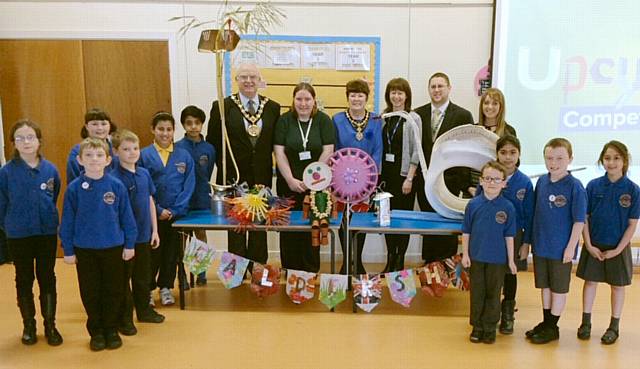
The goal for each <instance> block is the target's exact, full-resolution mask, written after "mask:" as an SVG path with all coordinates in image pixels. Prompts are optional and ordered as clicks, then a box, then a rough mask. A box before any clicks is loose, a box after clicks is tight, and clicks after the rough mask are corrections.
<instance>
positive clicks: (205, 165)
mask: <svg viewBox="0 0 640 369" xmlns="http://www.w3.org/2000/svg"><path fill="white" fill-rule="evenodd" d="M205 119H206V116H205V114H204V111H203V110H202V109H200V108H198V107H197V106H193V105H189V106H187V107H186V108H184V109H183V110H182V113H181V114H180V122H181V123H182V127H184V130H185V132H186V133H185V135H184V138H183V139H182V140H180V141H178V142H176V147H180V148H183V149H185V150H187V151H188V152H189V154H191V157H192V158H193V162H194V165H195V168H196V170H195V173H196V188H195V191H194V192H193V196H191V201H190V202H189V210H204V209H211V197H210V196H209V192H210V191H211V186H210V185H209V182H210V181H211V175H212V174H213V167H214V166H215V163H216V149H215V148H214V147H213V145H212V144H210V143H208V142H207V141H205V139H204V137H202V125H203V122H204V121H205ZM194 233H195V236H196V238H197V239H199V240H200V241H203V242H207V232H206V231H205V230H202V229H199V230H196V231H195V232H194ZM196 284H197V285H198V286H204V285H206V284H207V273H206V272H202V273H200V274H199V275H198V278H197V279H196Z"/></svg>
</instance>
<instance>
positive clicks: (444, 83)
mask: <svg viewBox="0 0 640 369" xmlns="http://www.w3.org/2000/svg"><path fill="white" fill-rule="evenodd" d="M428 89H429V96H430V97H431V103H429V104H426V105H423V106H421V107H419V108H417V109H416V110H415V112H416V113H417V114H418V115H419V116H420V118H421V119H422V151H423V152H424V158H425V161H426V162H427V163H430V162H431V152H432V150H433V143H434V141H435V140H436V138H438V137H440V136H442V134H444V133H445V132H447V131H449V130H450V129H452V128H454V127H457V126H461V125H465V124H473V116H472V115H471V113H470V112H469V111H468V110H466V109H464V108H462V107H460V106H458V105H456V104H454V103H452V102H451V101H450V100H449V93H450V92H451V83H450V81H449V77H448V76H447V75H446V74H444V73H441V72H438V73H435V74H434V75H432V76H431V77H430V78H429V86H428ZM427 165H429V164H427ZM427 170H428V169H427ZM417 173H418V175H417V176H416V186H417V187H416V188H418V189H419V190H418V204H419V205H420V209H421V210H422V211H434V210H433V207H431V204H429V202H428V201H427V197H426V196H425V193H424V190H423V188H424V178H422V174H421V173H422V172H421V171H420V170H418V171H417ZM468 175H469V174H468V169H467V168H451V169H448V170H446V171H445V172H444V180H445V184H446V185H447V188H448V189H449V191H451V192H452V193H454V194H456V195H459V194H460V193H461V192H463V193H464V192H465V191H466V187H467V186H466V183H467V178H468ZM457 250H458V237H457V236H424V237H423V238H422V258H423V259H424V260H425V262H427V263H429V262H432V261H437V260H442V259H444V258H447V257H449V256H452V255H454V254H455V253H456V251H457Z"/></svg>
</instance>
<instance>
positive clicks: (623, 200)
mask: <svg viewBox="0 0 640 369" xmlns="http://www.w3.org/2000/svg"><path fill="white" fill-rule="evenodd" d="M618 203H619V204H620V206H622V207H623V208H628V207H629V206H631V195H629V194H628V193H625V194H622V195H620V198H619V199H618Z"/></svg>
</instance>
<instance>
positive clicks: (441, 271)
mask: <svg viewBox="0 0 640 369" xmlns="http://www.w3.org/2000/svg"><path fill="white" fill-rule="evenodd" d="M419 277H420V284H421V285H422V291H423V292H424V293H426V294H427V295H429V296H432V297H442V296H443V295H444V291H445V290H446V289H447V287H448V286H449V274H448V273H447V271H446V269H445V267H444V265H443V264H442V263H441V262H439V261H434V262H432V263H429V264H427V265H426V266H425V267H424V268H422V269H420V273H419Z"/></svg>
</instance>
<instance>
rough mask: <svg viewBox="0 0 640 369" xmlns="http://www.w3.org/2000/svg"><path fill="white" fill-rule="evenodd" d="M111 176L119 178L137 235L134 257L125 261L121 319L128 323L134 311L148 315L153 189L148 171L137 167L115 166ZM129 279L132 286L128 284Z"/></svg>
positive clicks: (154, 190)
mask: <svg viewBox="0 0 640 369" xmlns="http://www.w3.org/2000/svg"><path fill="white" fill-rule="evenodd" d="M111 175H112V176H114V177H115V178H117V179H119V180H120V181H121V182H122V184H124V187H125V188H126V189H127V192H128V195H129V201H130V203H131V209H132V211H133V216H134V218H135V221H136V228H137V230H138V236H137V237H136V242H135V244H136V246H135V250H136V253H135V257H134V258H133V259H132V260H129V261H127V262H125V300H124V301H125V302H124V306H123V310H124V312H123V319H124V320H125V321H131V320H132V318H133V308H134V307H135V309H136V315H137V316H138V317H140V316H143V315H145V314H149V310H150V308H149V286H150V285H151V246H150V245H149V242H150V240H151V232H152V228H153V226H152V223H151V209H150V208H151V205H150V203H149V201H150V198H151V196H153V195H154V194H155V192H156V188H155V186H154V185H153V181H152V180H151V175H150V174H149V172H148V171H147V170H146V169H144V168H142V167H137V168H136V171H135V172H131V171H129V170H128V169H125V168H124V167H122V166H118V168H116V169H115V170H114V171H113V172H111ZM129 280H131V285H130V284H129Z"/></svg>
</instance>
